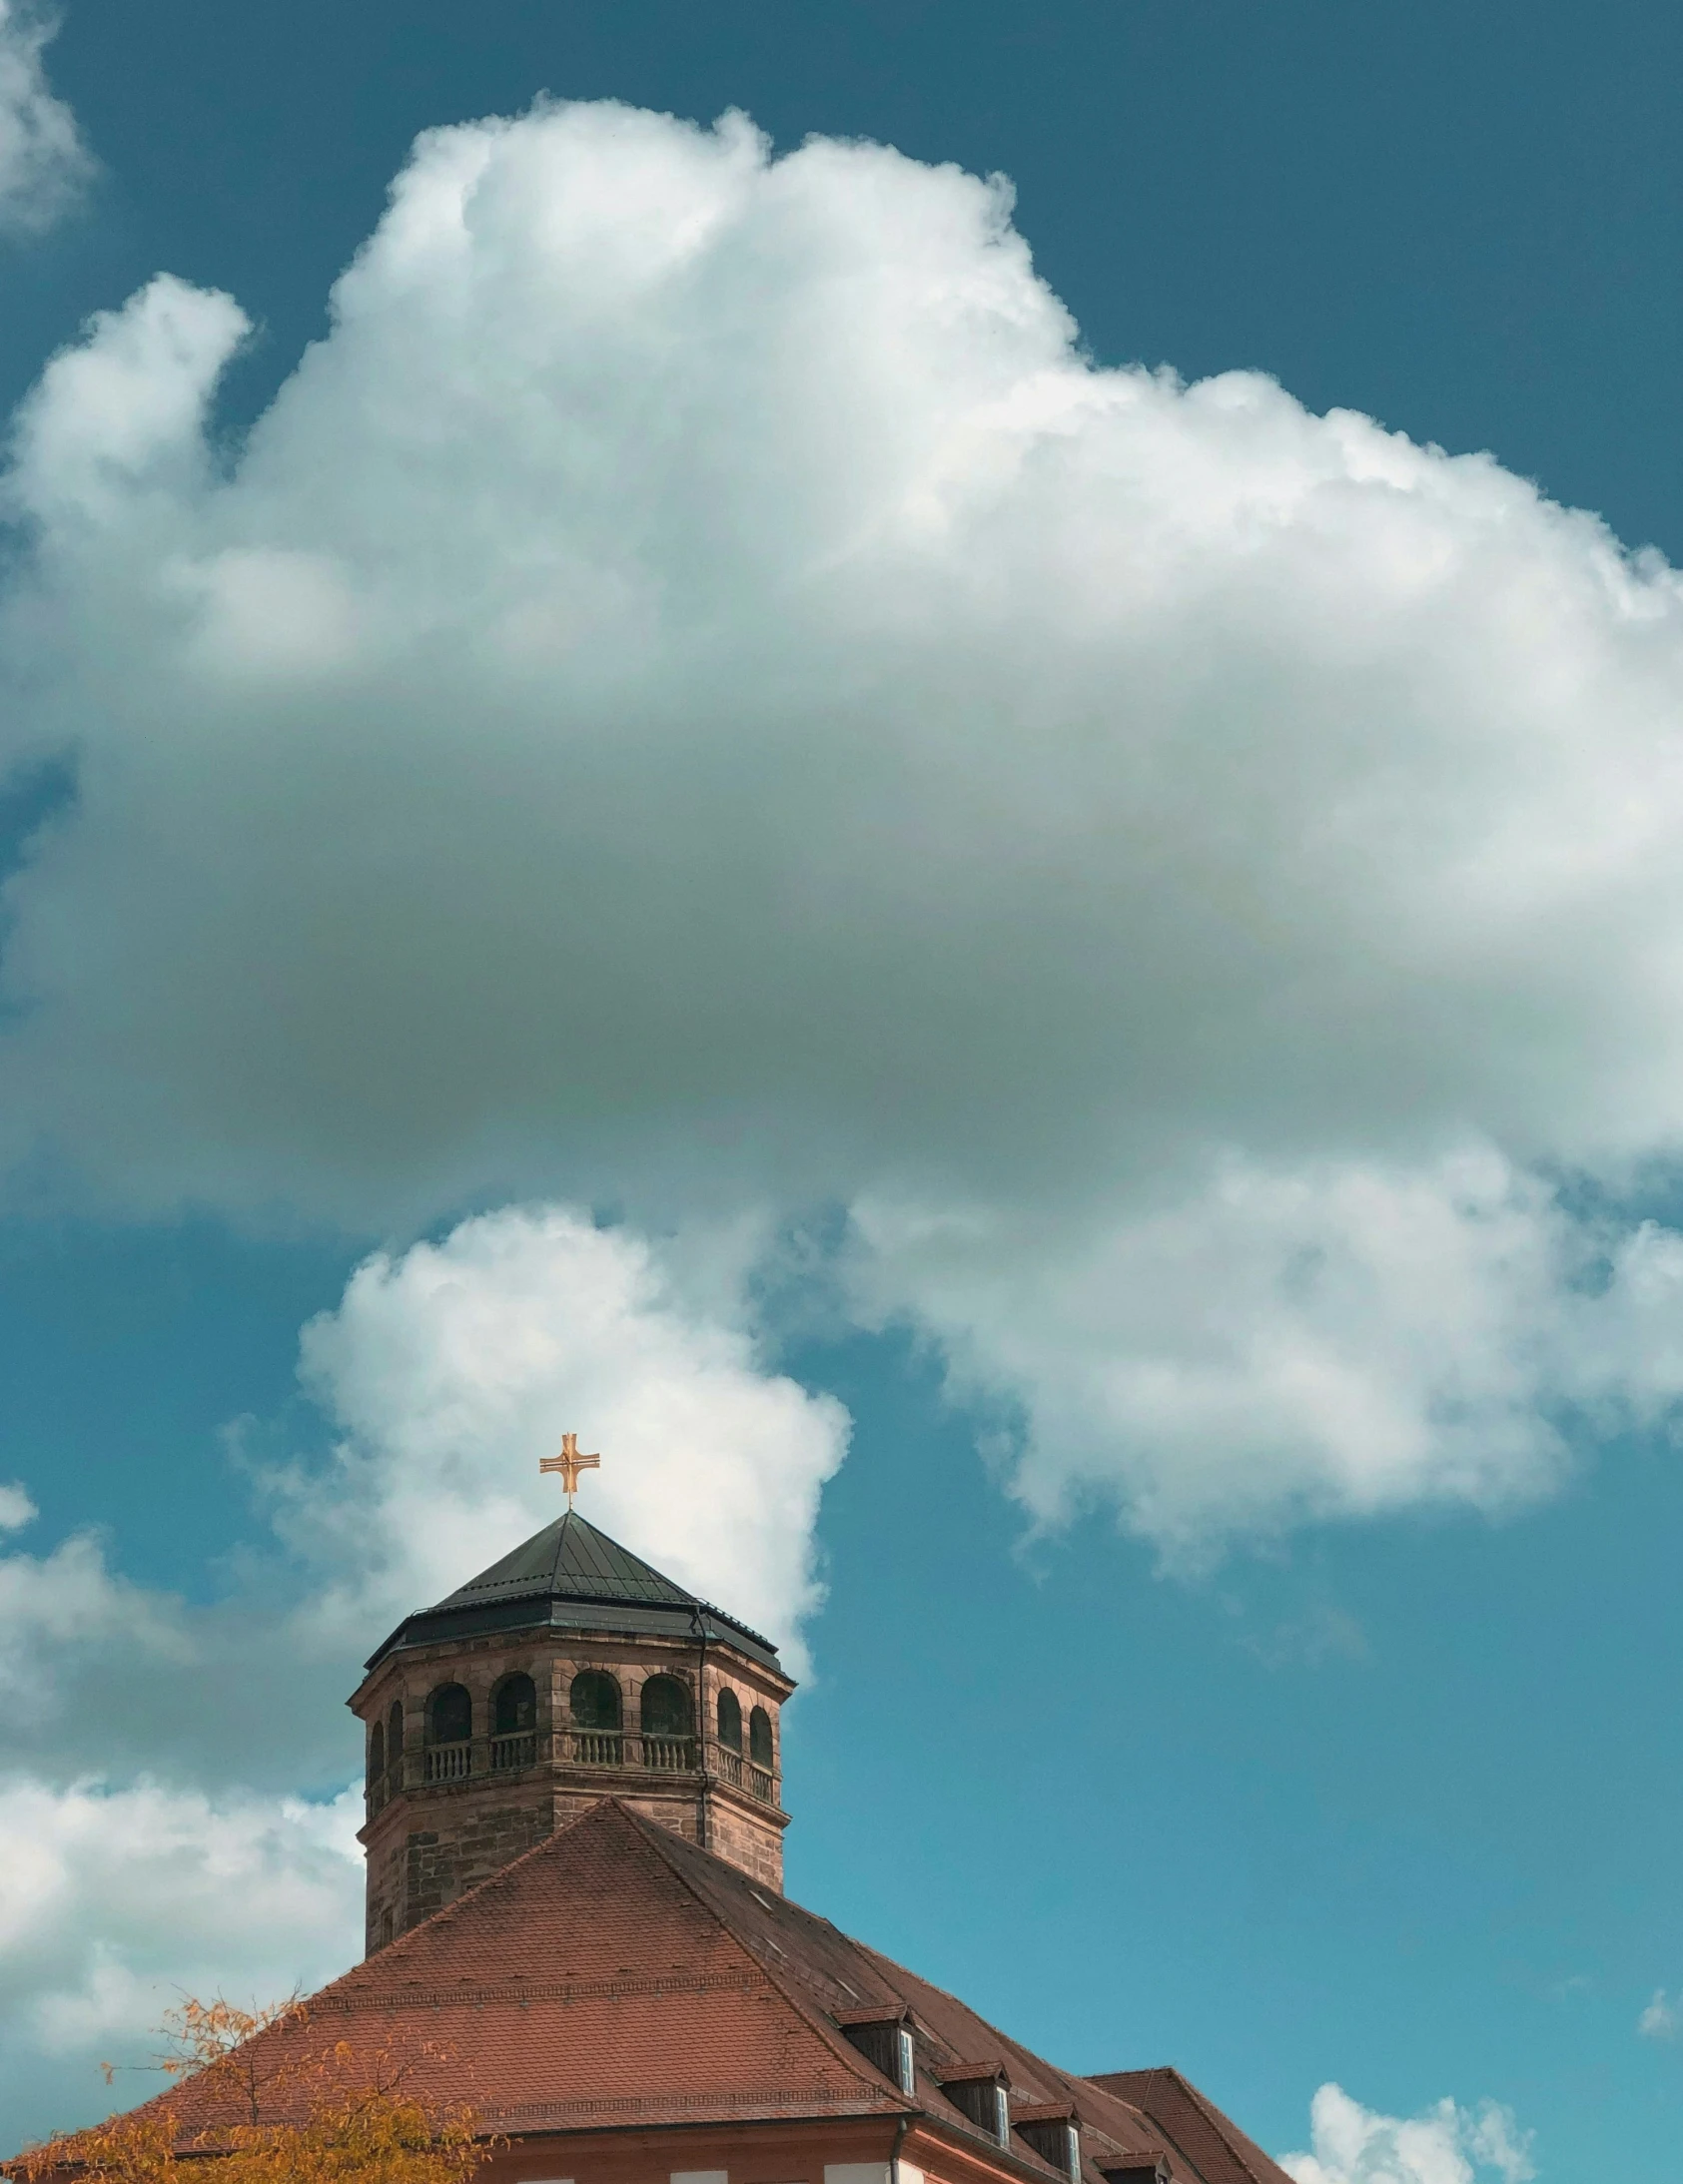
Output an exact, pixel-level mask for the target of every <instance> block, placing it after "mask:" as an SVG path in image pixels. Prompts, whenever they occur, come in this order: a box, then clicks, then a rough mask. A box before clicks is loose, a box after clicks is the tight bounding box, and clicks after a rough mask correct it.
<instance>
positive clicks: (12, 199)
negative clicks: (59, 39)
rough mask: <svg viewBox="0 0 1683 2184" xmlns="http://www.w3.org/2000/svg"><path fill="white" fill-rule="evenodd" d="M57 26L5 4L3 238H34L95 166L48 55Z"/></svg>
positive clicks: (0, 119)
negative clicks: (52, 81)
mask: <svg viewBox="0 0 1683 2184" xmlns="http://www.w3.org/2000/svg"><path fill="white" fill-rule="evenodd" d="M56 28H57V25H56V24H55V23H54V22H53V21H52V20H51V18H50V17H48V16H46V15H44V14H43V13H42V12H41V11H40V10H39V9H38V8H34V7H30V6H22V7H19V6H14V5H13V4H12V0H0V232H10V233H12V234H14V235H35V234H39V233H40V232H41V230H42V229H44V228H50V227H51V226H52V225H53V223H54V221H56V220H57V219H59V218H60V216H61V215H62V214H63V213H65V212H67V211H68V210H69V208H70V207H71V205H72V204H73V203H74V202H75V200H76V198H77V196H78V195H79V193H80V192H81V190H82V188H83V186H84V185H85V183H86V182H87V180H88V178H89V176H90V175H91V174H92V173H93V170H94V163H93V160H92V158H91V157H90V155H89V152H88V149H87V146H86V145H85V144H84V143H83V142H82V133H81V131H80V130H79V129H78V128H77V126H76V117H75V115H74V114H72V112H71V111H70V109H69V107H68V106H66V105H65V103H64V101H63V100H62V99H59V98H55V97H54V95H53V92H52V90H51V89H50V87H49V86H48V83H47V75H46V70H45V69H44V68H43V67H42V64H41V56H42V53H43V52H44V51H45V49H46V47H47V44H48V41H49V40H50V39H51V37H52V35H53V32H54V30H55V29H56Z"/></svg>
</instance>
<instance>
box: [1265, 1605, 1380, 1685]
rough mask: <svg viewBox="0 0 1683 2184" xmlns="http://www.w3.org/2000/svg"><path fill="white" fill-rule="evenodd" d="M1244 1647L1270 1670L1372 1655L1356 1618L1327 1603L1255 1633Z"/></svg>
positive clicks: (1359, 1659) (1307, 1666) (1316, 1667)
mask: <svg viewBox="0 0 1683 2184" xmlns="http://www.w3.org/2000/svg"><path fill="white" fill-rule="evenodd" d="M1245 1646H1246V1649H1247V1651H1248V1652H1250V1653H1253V1654H1255V1655H1256V1657H1257V1659H1258V1660H1259V1661H1261V1662H1262V1666H1263V1667H1264V1668H1268V1669H1283V1668H1298V1667H1301V1668H1308V1669H1318V1668H1320V1667H1322V1666H1323V1665H1324V1664H1325V1663H1326V1662H1328V1661H1365V1660H1367V1658H1368V1655H1369V1648H1368V1644H1367V1633H1366V1632H1365V1631H1364V1630H1363V1629H1362V1627H1361V1625H1360V1624H1359V1623H1358V1622H1357V1621H1356V1619H1355V1617H1354V1616H1352V1615H1351V1614H1349V1612H1348V1611H1347V1610H1346V1609H1343V1608H1335V1607H1332V1606H1330V1605H1328V1604H1322V1605H1320V1606H1317V1607H1313V1608H1311V1609H1309V1611H1308V1612H1307V1614H1305V1615H1301V1616H1296V1617H1293V1618H1292V1619H1290V1620H1289V1621H1287V1622H1284V1623H1278V1624H1276V1625H1275V1626H1274V1628H1273V1629H1272V1630H1271V1631H1265V1632H1252V1633H1250V1634H1249V1635H1248V1636H1247V1637H1246V1639H1245Z"/></svg>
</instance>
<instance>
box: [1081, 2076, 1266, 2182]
mask: <svg viewBox="0 0 1683 2184" xmlns="http://www.w3.org/2000/svg"><path fill="white" fill-rule="evenodd" d="M1089 2082H1090V2083H1091V2084H1094V2085H1098V2086H1102V2087H1103V2088H1104V2089H1105V2090H1106V2091H1107V2092H1114V2093H1116V2094H1118V2095H1119V2096H1120V2097H1121V2098H1122V2099H1123V2100H1126V2101H1128V2102H1130V2103H1131V2104H1132V2105H1133V2106H1134V2107H1136V2108H1138V2109H1139V2110H1140V2111H1141V2113H1142V2114H1144V2115H1146V2116H1149V2117H1150V2118H1151V2120H1152V2121H1153V2122H1154V2123H1155V2124H1156V2125H1157V2126H1158V2128H1159V2129H1160V2130H1161V2131H1162V2132H1163V2133H1164V2135H1165V2137H1166V2138H1168V2139H1169V2141H1170V2143H1171V2144H1172V2145H1173V2146H1174V2147H1175V2148H1176V2149H1177V2150H1178V2151H1179V2150H1182V2149H1184V2151H1185V2154H1186V2156H1187V2158H1188V2159H1190V2160H1191V2161H1192V2162H1193V2163H1194V2164H1196V2166H1197V2169H1198V2172H1199V2174H1200V2176H1201V2177H1202V2178H1203V2179H1204V2184H1291V2180H1290V2178H1289V2177H1288V2176H1287V2175H1286V2173H1285V2171H1284V2170H1283V2169H1282V2168H1281V2167H1280V2166H1279V2164H1278V2162H1277V2161H1275V2160H1273V2159H1272V2158H1271V2156H1269V2155H1267V2154H1265V2153H1263V2151H1262V2148H1261V2147H1260V2146H1259V2145H1257V2143H1256V2142H1255V2141H1254V2140H1253V2139H1249V2138H1247V2137H1246V2135H1245V2133H1244V2132H1243V2131H1242V2130H1241V2129H1240V2128H1239V2125H1238V2124H1237V2123H1235V2122H1234V2121H1233V2120H1232V2119H1231V2118H1230V2117H1228V2116H1225V2115H1223V2113H1222V2111H1221V2109H1219V2108H1218V2107H1217V2106H1216V2103H1215V2102H1214V2101H1213V2100H1211V2099H1210V2098H1209V2096H1208V2095H1207V2094H1204V2093H1201V2092H1200V2091H1199V2089H1198V2087H1197V2086H1196V2085H1194V2084H1192V2083H1191V2081H1190V2080H1189V2079H1186V2078H1184V2077H1182V2075H1181V2073H1180V2071H1178V2070H1173V2069H1170V2068H1168V2067H1167V2066H1165V2067H1164V2068H1161V2069H1157V2070H1108V2071H1105V2072H1104V2073H1103V2074H1102V2075H1100V2076H1098V2077H1095V2078H1093V2079H1091V2080H1090V2081H1089Z"/></svg>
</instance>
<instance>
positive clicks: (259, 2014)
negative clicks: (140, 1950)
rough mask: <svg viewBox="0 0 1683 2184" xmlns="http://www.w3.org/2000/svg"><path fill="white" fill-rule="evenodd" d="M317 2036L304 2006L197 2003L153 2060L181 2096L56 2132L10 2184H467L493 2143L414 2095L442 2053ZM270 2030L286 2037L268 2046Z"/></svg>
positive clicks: (449, 2110)
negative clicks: (211, 2181)
mask: <svg viewBox="0 0 1683 2184" xmlns="http://www.w3.org/2000/svg"><path fill="white" fill-rule="evenodd" d="M311 2029H312V2028H311V2023H310V2016H309V2011H308V2008H307V2006H306V2005H305V2004H303V2003H302V2002H296V2001H293V2002H284V2003H281V2004H280V2005H278V2006H277V2007H275V2008H273V2009H266V2010H257V2011H249V2010H241V2009H236V2008H235V2007H234V2006H233V2004H232V2003H229V2002H225V2001H222V2000H220V1999H219V2000H217V2001H215V2002H199V2001H195V2000H192V1999H189V2000H188V2001H186V2002H184V2003H183V2004H182V2006H181V2007H180V2008H179V2009H176V2010H172V2011H171V2012H170V2015H169V2017H168V2018H167V2019H166V2021H165V2026H164V2031H165V2036H166V2038H167V2039H168V2042H169V2046H168V2048H167V2050H166V2052H165V2053H164V2054H162V2055H160V2056H159V2057H158V2059H157V2064H158V2067H159V2068H160V2069H161V2070H163V2071H164V2072H165V2073H167V2074H168V2075H169V2076H170V2077H171V2078H173V2079H175V2080H177V2081H178V2083H177V2086H176V2087H175V2088H174V2089H173V2090H172V2091H166V2092H164V2093H161V2094H159V2095H157V2096H156V2097H155V2098H154V2099H152V2100H150V2101H148V2102H146V2103H145V2105H144V2106H143V2107H140V2108H137V2109H134V2110H131V2111H130V2112H129V2113H127V2114H124V2115H116V2116H110V2117H108V2118H107V2119H106V2121H105V2122H104V2123H96V2124H91V2125H89V2126H88V2127H87V2128H86V2129H84V2130H80V2131H65V2132H59V2133H57V2134H56V2135H55V2136H54V2137H52V2138H50V2139H48V2140H47V2141H46V2142H45V2143H44V2144H42V2145H39V2146H32V2147H30V2148H29V2149H28V2150H27V2151H25V2152H24V2153H21V2154H16V2155H14V2156H13V2157H12V2158H11V2159H10V2160H9V2161H6V2162H4V2163H0V2171H3V2173H4V2174H5V2175H7V2176H9V2177H11V2178H12V2179H13V2180H14V2184H70V2180H75V2184H203V2180H206V2179H207V2177H209V2176H214V2178H215V2184H467V2180H468V2179H469V2177H470V2176H471V2175H472V2173H473V2171H474V2170H475V2169H476V2168H477V2167H478V2166H479V2164H480V2163H481V2162H482V2161H483V2160H484V2158H485V2156H486V2154H487V2153H488V2152H489V2151H490V2150H491V2145H492V2143H493V2142H492V2141H490V2140H488V2139H487V2138H485V2137H484V2136H483V2135H482V2134H481V2133H480V2131H479V2129H478V2124H477V2119H476V2117H475V2116H474V2113H473V2111H472V2109H471V2108H469V2107H467V2106H465V2105H463V2104H460V2103H457V2102H448V2101H441V2100H439V2099H437V2098H435V2097H433V2096H432V2095H430V2094H428V2093H426V2092H425V2091H423V2090H421V2088H420V2086H419V2085H418V2084H417V2082H416V2081H417V2078H418V2075H419V2074H420V2072H419V2070H418V2066H421V2065H425V2064H428V2063H437V2062H441V2061H444V2060H446V2059H447V2058H446V2057H444V2056H443V2055H442V2053H441V2051H439V2050H438V2049H436V2048H434V2047H432V2046H430V2045H422V2046H420V2047H418V2048H415V2049H412V2050H410V2051H409V2052H407V2053H400V2052H399V2051H398V2050H397V2049H396V2048H395V2047H391V2046H389V2047H386V2048H382V2049H380V2050H379V2051H377V2052H375V2053H373V2054H370V2053H369V2052H367V2051H366V2050H360V2049H354V2048H352V2047H351V2046H350V2045H349V2043H347V2042H345V2041H330V2042H327V2043H326V2044H318V2043H316V2042H315V2041H314V2040H313V2039H312V2038H311V2036H310V2035H311ZM269 2032H274V2033H276V2034H278V2035H280V2037H278V2038H274V2039H267V2040H266V2039H262V2038H260V2037H259V2035H260V2034H263V2033H269ZM108 2075H109V2073H108ZM207 2163H210V2164H213V2165H214V2166H213V2167H211V2168H210V2169H209V2170H208V2169H207V2166H206V2164H207ZM187 2164H191V2172H190V2173H189V2172H188V2170H187V2168H186V2166H185V2165H187Z"/></svg>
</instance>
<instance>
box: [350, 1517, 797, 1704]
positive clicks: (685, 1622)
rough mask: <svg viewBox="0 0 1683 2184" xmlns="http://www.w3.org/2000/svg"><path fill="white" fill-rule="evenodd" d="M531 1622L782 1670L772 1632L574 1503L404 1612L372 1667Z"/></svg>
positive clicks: (372, 1658)
mask: <svg viewBox="0 0 1683 2184" xmlns="http://www.w3.org/2000/svg"><path fill="white" fill-rule="evenodd" d="M534 1627H546V1628H549V1629H555V1630H569V1631H571V1630H575V1631H581V1632H588V1633H591V1634H599V1633H607V1632H612V1633H616V1634H622V1635H626V1636H630V1637H658V1638H685V1639H696V1638H706V1639H708V1640H709V1641H717V1642H719V1643H721V1644H724V1645H728V1646H734V1647H735V1648H736V1649H737V1650H738V1651H739V1652H741V1653H743V1654H746V1655H747V1656H748V1658H749V1659H750V1660H753V1661H757V1662H759V1663H760V1665H761V1666H762V1667H764V1668H769V1669H771V1670H772V1671H773V1672H774V1673H776V1674H778V1675H781V1674H782V1673H783V1672H782V1669H781V1666H780V1664H779V1662H778V1659H777V1648H776V1647H775V1646H774V1645H773V1644H772V1642H771V1640H770V1639H769V1638H764V1637H762V1636H761V1635H760V1633H759V1632H758V1631H755V1630H750V1629H749V1627H748V1625H747V1624H745V1623H740V1622H738V1621H737V1619H736V1617H735V1616H731V1615H726V1614H725V1612H724V1610H723V1609H722V1608H715V1607H714V1606H713V1605H712V1603H711V1602H710V1601H705V1600H701V1599H699V1598H698V1597H697V1596H696V1595H695V1594H694V1593H690V1592H686V1591H685V1590H684V1588H683V1587H682V1586H681V1585H678V1584H676V1583H675V1582H674V1581H673V1580H672V1579H671V1578H669V1577H664V1576H662V1575H661V1573H660V1572H659V1571H658V1570H656V1569H653V1568H652V1567H651V1566H650V1565H649V1564H648V1563H646V1562H644V1561H642V1560H641V1558H640V1557H638V1556H636V1555H633V1554H632V1553H631V1552H630V1550H629V1549H628V1548H625V1547H621V1546H620V1545H619V1543H618V1542H617V1541H616V1540H610V1539H609V1538H608V1536H607V1534H606V1533H605V1532H598V1531H597V1530H596V1527H595V1526H594V1525H593V1524H591V1523H589V1522H588V1521H587V1520H586V1519H585V1518H583V1517H581V1516H579V1515H578V1513H577V1511H576V1510H572V1509H569V1510H568V1511H567V1512H566V1514H565V1515H564V1516H561V1517H557V1518H556V1520H555V1522H554V1523H553V1524H547V1525H545V1526H544V1528H543V1530H542V1531H541V1532H534V1533H533V1534H532V1536H531V1538H530V1539H528V1540H524V1541H522V1542H521V1544H520V1545H519V1546H518V1547H516V1548H515V1549H514V1550H513V1551H512V1553H511V1554H506V1555H504V1556H503V1557H502V1558H501V1560H500V1561H499V1562H493V1563H492V1564H491V1566H490V1568H489V1569H488V1570H481V1571H480V1572H479V1574H478V1576H477V1577H474V1578H469V1579H468V1581H467V1583H466V1584H465V1585H458V1586H457V1587H456V1589H455V1591H454V1592H453V1593H450V1594H449V1595H447V1596H446V1598H444V1599H443V1600H440V1601H438V1602H437V1603H436V1605H435V1606H433V1607H430V1608H422V1609H420V1610H419V1611H418V1612H417V1613H416V1614H414V1615H410V1616H406V1617H405V1618H404V1620H403V1622H402V1623H400V1624H399V1625H398V1628H397V1629H396V1630H395V1631H394V1632H393V1633H392V1634H391V1636H390V1637H389V1638H387V1639H386V1640H385V1641H384V1642H383V1643H382V1644H381V1645H380V1646H379V1647H377V1648H376V1650H375V1652H374V1653H373V1654H372V1655H371V1656H370V1658H369V1661H368V1664H367V1665H368V1667H369V1668H370V1669H374V1668H377V1667H378V1666H379V1665H380V1663H381V1662H382V1661H384V1660H385V1659H386V1658H387V1656H388V1655H389V1654H392V1653H395V1652H398V1651H399V1650H400V1649H407V1648H410V1647H414V1646H431V1645H439V1644H448V1643H454V1642H455V1641H457V1640H460V1639H464V1638H477V1637H483V1636H487V1635H490V1634H492V1633H496V1632H501V1631H517V1630H529V1629H532V1628H534Z"/></svg>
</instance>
